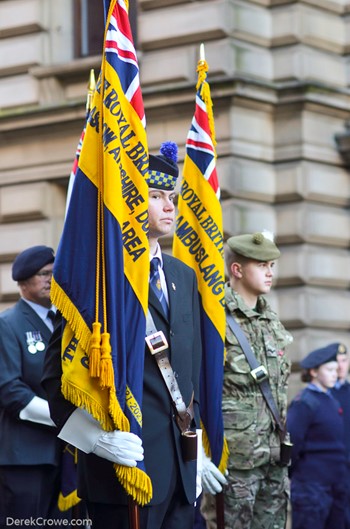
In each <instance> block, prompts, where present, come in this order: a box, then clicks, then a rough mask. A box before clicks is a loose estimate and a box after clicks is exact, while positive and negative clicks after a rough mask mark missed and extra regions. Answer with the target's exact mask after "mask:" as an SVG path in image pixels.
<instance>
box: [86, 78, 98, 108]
mask: <svg viewBox="0 0 350 529" xmlns="http://www.w3.org/2000/svg"><path fill="white" fill-rule="evenodd" d="M95 88H96V80H95V72H94V69H93V68H91V70H90V77H89V84H88V93H87V98H86V112H90V110H91V105H92V98H93V97H94V92H95Z"/></svg>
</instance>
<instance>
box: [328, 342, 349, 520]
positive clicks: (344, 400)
mask: <svg viewBox="0 0 350 529" xmlns="http://www.w3.org/2000/svg"><path fill="white" fill-rule="evenodd" d="M337 361H338V380H337V382H336V384H335V386H334V388H332V394H333V395H334V397H335V398H336V399H337V400H338V401H339V403H340V405H341V408H342V410H343V418H344V434H345V441H344V442H345V448H346V493H347V499H346V502H345V529H350V383H349V381H348V380H347V378H348V375H349V364H350V357H349V353H348V351H347V349H346V347H345V345H343V344H339V347H338V355H337Z"/></svg>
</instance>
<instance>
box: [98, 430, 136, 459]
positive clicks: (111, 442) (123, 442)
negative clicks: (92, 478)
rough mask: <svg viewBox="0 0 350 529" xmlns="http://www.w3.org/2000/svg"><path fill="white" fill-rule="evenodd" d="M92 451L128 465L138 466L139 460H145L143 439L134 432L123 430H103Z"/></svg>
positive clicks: (104, 457)
mask: <svg viewBox="0 0 350 529" xmlns="http://www.w3.org/2000/svg"><path fill="white" fill-rule="evenodd" d="M92 453H93V454H96V455H97V456H99V457H103V459H108V461H112V462H113V463H117V464H118V465H125V466H127V467H136V465H137V461H142V460H143V446H142V441H141V439H140V438H139V437H138V436H137V435H135V434H134V433H130V432H122V431H121V430H114V431H113V432H103V433H102V434H101V435H100V436H99V438H98V439H97V442H96V444H95V446H94V448H93V450H92Z"/></svg>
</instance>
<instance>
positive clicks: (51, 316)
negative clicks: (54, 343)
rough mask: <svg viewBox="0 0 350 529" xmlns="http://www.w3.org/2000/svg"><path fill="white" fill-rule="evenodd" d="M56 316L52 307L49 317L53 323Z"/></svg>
mask: <svg viewBox="0 0 350 529" xmlns="http://www.w3.org/2000/svg"><path fill="white" fill-rule="evenodd" d="M55 316H56V314H55V313H54V311H53V310H51V309H50V310H49V311H48V313H47V317H48V318H49V320H51V321H52V323H53V322H54V319H55Z"/></svg>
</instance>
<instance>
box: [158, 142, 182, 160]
mask: <svg viewBox="0 0 350 529" xmlns="http://www.w3.org/2000/svg"><path fill="white" fill-rule="evenodd" d="M159 152H160V154H162V155H163V156H165V158H168V159H169V160H171V161H173V162H174V163H176V162H177V153H178V148H177V145H176V143H174V142H173V141H165V142H164V143H162V144H161V146H160V150H159Z"/></svg>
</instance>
